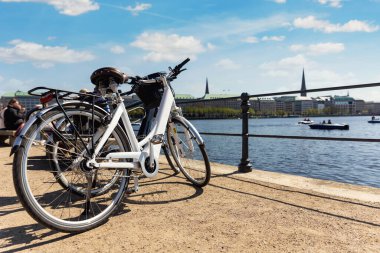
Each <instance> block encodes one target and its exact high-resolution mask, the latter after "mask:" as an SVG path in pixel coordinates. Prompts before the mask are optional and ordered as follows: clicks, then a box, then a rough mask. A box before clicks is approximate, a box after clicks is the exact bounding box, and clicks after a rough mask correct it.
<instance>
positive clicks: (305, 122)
mask: <svg viewBox="0 0 380 253" xmlns="http://www.w3.org/2000/svg"><path fill="white" fill-rule="evenodd" d="M313 123H314V121H312V120H301V121H298V124H303V125H310V124H313Z"/></svg>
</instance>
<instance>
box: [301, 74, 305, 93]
mask: <svg viewBox="0 0 380 253" xmlns="http://www.w3.org/2000/svg"><path fill="white" fill-rule="evenodd" d="M301 97H306V82H305V69H302V85H301Z"/></svg>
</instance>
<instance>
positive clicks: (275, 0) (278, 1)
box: [273, 0, 286, 4]
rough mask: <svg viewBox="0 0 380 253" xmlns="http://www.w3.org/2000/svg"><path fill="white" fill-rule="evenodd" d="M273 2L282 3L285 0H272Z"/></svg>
mask: <svg viewBox="0 0 380 253" xmlns="http://www.w3.org/2000/svg"><path fill="white" fill-rule="evenodd" d="M273 2H275V3H278V4H284V3H286V0H273Z"/></svg>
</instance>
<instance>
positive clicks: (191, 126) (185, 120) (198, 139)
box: [175, 116, 205, 145]
mask: <svg viewBox="0 0 380 253" xmlns="http://www.w3.org/2000/svg"><path fill="white" fill-rule="evenodd" d="M175 119H177V120H179V121H182V122H183V123H185V125H187V126H188V127H189V129H188V130H189V131H190V132H192V133H193V134H194V135H195V138H196V141H197V143H198V145H204V144H205V143H204V141H203V139H202V137H201V135H200V134H199V133H198V130H197V129H196V128H195V127H194V126H193V124H191V123H190V121H188V120H187V119H186V118H184V117H182V116H176V117H175Z"/></svg>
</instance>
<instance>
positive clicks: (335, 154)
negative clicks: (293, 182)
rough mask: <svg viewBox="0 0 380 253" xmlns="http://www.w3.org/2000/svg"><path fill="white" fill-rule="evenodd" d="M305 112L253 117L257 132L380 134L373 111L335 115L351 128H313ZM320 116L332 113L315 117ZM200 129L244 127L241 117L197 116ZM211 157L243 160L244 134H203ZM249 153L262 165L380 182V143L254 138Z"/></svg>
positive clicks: (234, 130) (365, 182) (353, 180)
mask: <svg viewBox="0 0 380 253" xmlns="http://www.w3.org/2000/svg"><path fill="white" fill-rule="evenodd" d="M299 120H300V118H284V119H250V122H249V132H250V133H253V134H273V135H297V136H320V137H345V138H376V139H380V124H369V123H368V122H367V121H368V120H369V117H334V118H331V120H332V121H333V123H348V124H349V125H350V130H348V131H342V130H312V129H310V128H309V127H308V126H307V125H298V124H297V122H298V121H299ZM312 120H314V121H315V122H320V121H323V120H326V121H327V120H328V118H326V117H325V118H317V117H315V118H312ZM192 123H193V124H194V125H195V126H196V128H197V129H198V130H199V131H200V132H227V133H241V128H242V127H241V120H193V121H192ZM203 138H204V139H205V141H206V148H207V151H208V153H209V157H210V160H211V161H214V162H219V163H225V164H230V165H238V164H239V162H240V157H241V138H240V137H225V136H203ZM249 144H250V145H249V158H250V160H251V162H252V164H253V166H254V167H255V168H257V169H262V170H268V171H276V172H284V173H290V174H295V175H300V176H306V177H313V178H320V179H328V180H335V181H339V182H346V183H353V184H361V185H369V186H375V187H380V157H379V151H380V143H365V142H342V141H316V140H291V139H269V138H250V139H249Z"/></svg>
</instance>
